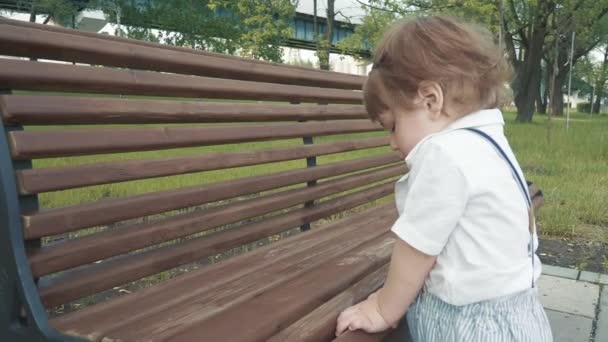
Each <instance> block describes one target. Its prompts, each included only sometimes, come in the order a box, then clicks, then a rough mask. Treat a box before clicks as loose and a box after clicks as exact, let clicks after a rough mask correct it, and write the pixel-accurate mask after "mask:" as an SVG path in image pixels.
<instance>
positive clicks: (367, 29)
mask: <svg viewBox="0 0 608 342" xmlns="http://www.w3.org/2000/svg"><path fill="white" fill-rule="evenodd" d="M399 17H400V16H399V15H398V14H396V13H394V12H388V11H382V10H378V9H373V8H372V9H367V13H366V15H365V17H364V18H363V22H362V23H361V24H360V25H357V26H356V27H355V31H354V33H353V34H352V35H350V36H348V37H346V38H345V39H343V40H342V41H340V42H339V43H338V44H337V47H338V48H339V49H341V50H342V51H343V53H346V52H348V53H351V54H353V55H354V56H355V57H359V58H362V57H364V56H362V55H361V54H360V52H361V51H368V50H369V51H372V53H373V51H374V49H375V47H376V46H377V44H378V42H379V41H380V39H381V38H382V35H383V34H384V31H386V29H387V28H388V27H389V26H390V25H391V23H393V22H394V21H395V20H396V19H397V18H399Z"/></svg>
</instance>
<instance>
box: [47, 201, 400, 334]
mask: <svg viewBox="0 0 608 342" xmlns="http://www.w3.org/2000/svg"><path fill="white" fill-rule="evenodd" d="M396 217H397V212H396V210H395V207H394V204H393V203H389V204H384V205H380V206H377V207H374V208H371V209H368V210H365V211H363V212H360V213H355V214H353V215H349V216H348V217H346V218H344V219H342V220H339V221H336V222H333V223H330V224H326V225H322V226H318V227H315V228H314V230H310V231H307V232H304V233H302V234H298V235H295V236H289V237H286V238H283V239H282V240H280V241H277V242H274V243H272V244H270V245H268V246H264V247H261V248H257V249H255V250H253V251H251V252H248V253H246V254H242V255H239V256H235V257H233V258H229V259H227V260H224V261H222V262H220V263H215V264H213V265H209V266H207V267H204V268H201V269H198V270H195V271H190V272H188V273H185V274H181V275H180V276H178V277H176V278H173V279H169V280H167V281H165V282H163V283H160V284H158V285H155V286H153V287H150V288H147V289H144V290H141V291H138V292H135V293H132V294H129V295H127V296H121V297H116V298H113V299H111V300H108V301H105V302H101V303H98V304H96V305H94V306H88V307H85V308H83V309H82V310H79V311H77V312H72V313H69V314H66V315H62V316H60V317H57V318H54V319H52V320H51V323H52V325H53V326H54V327H55V328H58V329H60V330H63V331H66V330H73V331H75V332H76V333H77V334H79V335H88V334H91V333H96V334H98V335H100V336H101V335H103V334H104V332H105V331H108V330H109V329H117V328H120V327H124V326H126V325H128V324H131V323H132V322H134V321H136V320H140V319H142V318H143V317H145V316H148V315H152V314H155V313H158V312H163V311H166V310H168V309H171V308H173V307H175V306H177V305H178V304H179V303H183V302H185V301H188V300H189V298H190V296H192V297H197V296H199V295H201V294H204V293H208V292H209V291H211V290H212V289H214V288H219V287H222V286H224V284H226V283H227V282H229V281H233V280H235V279H239V278H242V277H246V276H247V275H248V274H255V273H258V272H261V271H263V270H265V269H267V268H269V267H273V265H275V264H276V263H277V262H282V261H283V260H286V262H288V263H289V262H297V261H299V260H301V259H303V258H304V259H305V258H307V257H309V254H310V253H309V251H310V250H316V251H320V248H319V244H321V243H323V242H324V241H334V242H331V243H335V239H340V238H343V237H348V236H350V235H351V234H350V233H352V231H353V230H355V229H358V227H366V226H369V225H370V223H374V226H375V227H383V228H379V229H388V227H389V226H390V223H391V222H392V221H393V220H394V219H395V218H396ZM330 246H331V245H330ZM127 308H128V309H129V310H127ZM134 308H137V309H136V310H132V309H134Z"/></svg>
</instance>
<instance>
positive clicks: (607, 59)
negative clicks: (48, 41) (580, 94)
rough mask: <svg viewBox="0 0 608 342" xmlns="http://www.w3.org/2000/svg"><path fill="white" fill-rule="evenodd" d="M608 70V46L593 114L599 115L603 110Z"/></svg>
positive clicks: (596, 91)
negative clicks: (607, 71) (607, 70)
mask: <svg viewBox="0 0 608 342" xmlns="http://www.w3.org/2000/svg"><path fill="white" fill-rule="evenodd" d="M606 68H608V46H606V49H605V50H604V61H603V62H602V74H601V77H600V79H599V81H598V82H597V84H596V85H595V89H596V90H595V103H593V109H592V112H593V113H595V114H598V113H599V112H600V110H601V105H602V97H604V85H605V84H606Z"/></svg>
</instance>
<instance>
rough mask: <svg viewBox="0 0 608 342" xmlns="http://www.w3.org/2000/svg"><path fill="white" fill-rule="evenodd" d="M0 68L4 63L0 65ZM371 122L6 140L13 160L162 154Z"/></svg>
mask: <svg viewBox="0 0 608 342" xmlns="http://www.w3.org/2000/svg"><path fill="white" fill-rule="evenodd" d="M0 62H1V61H0ZM381 130H382V127H381V126H380V125H378V124H376V123H372V122H370V121H369V120H347V121H327V122H306V123H291V124H271V125H268V124H264V125H247V126H219V127H218V126H214V127H200V126H199V127H196V126H195V127H162V128H122V129H109V128H103V129H78V130H48V131H27V130H26V131H16V132H10V133H9V134H8V139H9V142H10V145H11V155H12V157H13V159H17V160H23V159H34V158H48V157H66V156H78V155H88V154H102V153H117V152H135V151H150V150H163V149H173V148H181V147H195V146H209V145H221V144H233V143H241V142H251V141H268V140H279V139H287V138H301V137H305V136H324V135H332V134H345V133H363V132H377V131H381Z"/></svg>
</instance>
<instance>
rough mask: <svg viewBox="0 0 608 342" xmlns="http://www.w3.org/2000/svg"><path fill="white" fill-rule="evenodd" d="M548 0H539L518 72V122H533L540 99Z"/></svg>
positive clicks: (516, 93) (516, 103)
mask: <svg viewBox="0 0 608 342" xmlns="http://www.w3.org/2000/svg"><path fill="white" fill-rule="evenodd" d="M549 6H550V4H549V3H548V1H547V0H539V2H538V7H539V8H538V11H537V13H536V14H535V16H534V24H533V27H531V34H530V35H528V37H529V39H528V47H527V49H526V51H525V54H524V60H523V63H522V64H521V67H520V68H518V69H519V70H517V82H516V86H517V89H514V93H515V105H516V106H517V118H516V120H517V121H518V122H531V121H532V116H533V115H534V103H535V102H536V98H537V97H538V89H539V88H540V77H541V73H540V67H541V64H540V62H541V60H542V53H543V51H542V50H543V45H544V42H545V33H546V31H547V20H548V18H547V15H546V13H549V12H550V11H549Z"/></svg>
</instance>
